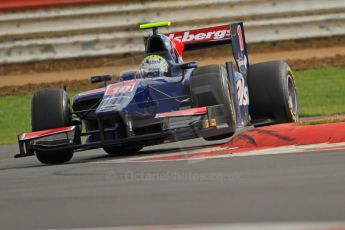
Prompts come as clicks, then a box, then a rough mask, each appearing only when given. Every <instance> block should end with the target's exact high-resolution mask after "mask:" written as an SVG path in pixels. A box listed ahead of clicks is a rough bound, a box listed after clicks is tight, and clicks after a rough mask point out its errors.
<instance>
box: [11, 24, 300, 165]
mask: <svg viewBox="0 0 345 230" xmlns="http://www.w3.org/2000/svg"><path fill="white" fill-rule="evenodd" d="M163 26H170V22H156V23H148V24H142V25H140V29H152V31H153V33H152V34H151V35H150V36H148V37H146V38H145V39H144V41H145V58H144V60H143V61H142V63H141V64H140V65H139V68H138V70H135V71H128V72H125V73H123V74H122V75H121V76H120V78H119V81H118V82H115V83H111V82H109V81H110V80H111V78H110V76H107V75H105V76H94V77H91V81H92V82H95V83H97V82H101V84H103V87H98V88H96V89H93V90H90V91H86V92H82V93H79V94H77V95H75V96H74V97H73V101H72V103H71V104H70V100H69V97H68V95H67V92H66V90H65V89H55V88H50V89H42V90H39V91H38V92H35V93H34V94H33V96H32V100H31V125H32V132H30V133H24V134H21V135H18V141H19V150H20V153H19V154H17V155H16V156H15V157H26V156H32V155H36V157H37V158H38V160H39V161H40V162H42V163H44V164H61V163H64V162H67V161H69V160H70V159H71V158H72V156H73V154H74V152H75V151H84V150H88V149H95V148H103V149H104V151H105V152H106V153H108V154H111V155H113V154H127V153H136V152H138V151H140V150H141V149H142V148H143V147H145V146H149V145H156V144H161V143H166V142H169V141H180V140H186V139H191V138H198V137H202V138H204V139H205V140H217V139H223V138H227V137H231V136H232V135H234V133H235V132H237V131H239V130H241V129H243V128H244V127H247V126H262V125H269V124H274V123H285V122H297V120H298V102H297V93H296V89H295V83H294V78H293V74H292V71H291V69H290V68H289V66H288V64H287V63H286V62H284V61H269V62H264V63H257V64H253V65H249V58H248V55H247V48H246V41H245V34H244V27H243V23H242V22H237V23H231V24H226V25H220V26H212V27H208V28H202V29H193V30H189V31H181V32H175V33H169V34H160V33H158V28H159V27H163ZM218 45H224V46H228V47H229V48H231V47H232V52H233V58H234V60H235V62H233V61H230V60H229V61H227V62H226V63H224V65H206V66H198V64H197V62H196V61H192V62H187V63H185V62H183V55H184V52H185V51H188V50H193V49H201V48H207V47H213V46H218ZM229 59H231V60H232V58H231V57H229ZM236 69H237V70H238V71H236Z"/></svg>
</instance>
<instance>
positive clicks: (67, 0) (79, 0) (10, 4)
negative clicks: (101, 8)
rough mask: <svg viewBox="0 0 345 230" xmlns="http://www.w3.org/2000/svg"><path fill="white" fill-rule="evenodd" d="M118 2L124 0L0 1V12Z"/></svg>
mask: <svg viewBox="0 0 345 230" xmlns="http://www.w3.org/2000/svg"><path fill="white" fill-rule="evenodd" d="M120 1H121V2H124V1H125V0H0V11H5V10H6V11H7V10H18V9H30V8H42V7H51V6H69V5H80V4H91V3H92V4H93V3H105V2H120Z"/></svg>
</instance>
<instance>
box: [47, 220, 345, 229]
mask: <svg viewBox="0 0 345 230" xmlns="http://www.w3.org/2000/svg"><path fill="white" fill-rule="evenodd" d="M91 229H92V230H120V229H122V230H148V229H150V230H158V229H159V230H209V229H214V230H228V229H231V230H329V229H337V230H344V229H345V222H280V223H277V222H264V223H262V222H259V223H234V224H198V225H166V226H163V225H161V226H159V225H156V226H141V227H140V226H128V227H95V228H93V227H90V228H59V229H57V228H56V229H50V230H91Z"/></svg>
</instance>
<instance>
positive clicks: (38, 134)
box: [19, 126, 75, 141]
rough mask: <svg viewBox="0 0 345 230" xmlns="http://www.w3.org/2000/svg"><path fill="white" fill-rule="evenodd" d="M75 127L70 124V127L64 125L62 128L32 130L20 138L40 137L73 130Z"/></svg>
mask: <svg viewBox="0 0 345 230" xmlns="http://www.w3.org/2000/svg"><path fill="white" fill-rule="evenodd" d="M73 129H75V126H68V127H62V128H56V129H47V130H42V131H36V132H31V133H23V134H21V135H20V136H19V140H21V141H24V140H29V139H35V138H38V137H45V136H49V135H52V134H58V133H64V132H68V131H72V130H73Z"/></svg>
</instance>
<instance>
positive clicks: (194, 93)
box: [190, 65, 236, 140]
mask: <svg viewBox="0 0 345 230" xmlns="http://www.w3.org/2000/svg"><path fill="white" fill-rule="evenodd" d="M190 93H191V102H192V107H203V106H212V105H224V114H227V116H226V122H227V124H228V125H229V127H230V128H231V131H230V132H228V133H226V134H222V135H215V136H212V137H204V139H205V140H219V139H224V138H227V137H230V136H232V135H233V133H234V132H235V130H236V118H235V114H234V106H233V102H232V100H231V95H230V91H229V82H228V77H227V72H226V69H225V68H224V67H223V66H220V65H208V66H203V67H199V68H196V69H194V70H193V72H192V76H191V78H190Z"/></svg>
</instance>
